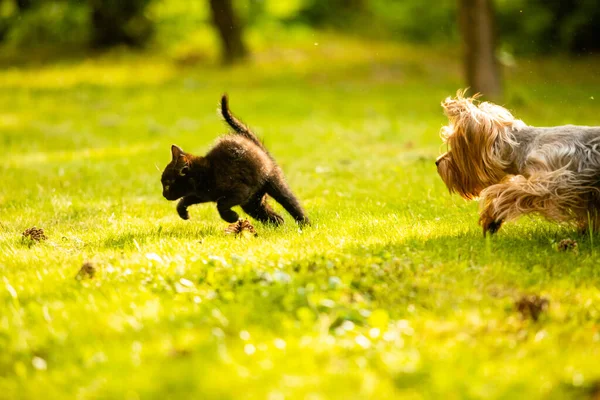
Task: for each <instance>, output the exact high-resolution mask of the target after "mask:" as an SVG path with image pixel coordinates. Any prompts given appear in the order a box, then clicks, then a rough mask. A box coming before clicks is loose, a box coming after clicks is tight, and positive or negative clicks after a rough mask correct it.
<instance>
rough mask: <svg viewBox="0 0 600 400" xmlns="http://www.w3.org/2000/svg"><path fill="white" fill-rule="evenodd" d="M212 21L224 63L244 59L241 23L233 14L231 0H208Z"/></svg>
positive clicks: (245, 53) (244, 47)
mask: <svg viewBox="0 0 600 400" xmlns="http://www.w3.org/2000/svg"><path fill="white" fill-rule="evenodd" d="M209 3H210V10H211V12H212V21H213V24H214V25H215V28H216V29H217V31H218V33H219V37H220V38H221V43H222V46H223V47H222V49H223V51H222V54H223V55H222V58H223V62H224V63H225V64H232V63H235V62H237V61H240V60H242V59H244V58H245V57H246V56H247V55H248V50H247V48H246V45H245V44H244V40H243V38H242V25H241V23H240V20H239V18H238V17H237V15H236V14H235V11H234V9H233V4H232V2H231V0H209Z"/></svg>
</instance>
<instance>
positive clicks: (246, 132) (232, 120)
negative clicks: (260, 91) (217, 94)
mask: <svg viewBox="0 0 600 400" xmlns="http://www.w3.org/2000/svg"><path fill="white" fill-rule="evenodd" d="M221 115H222V116H223V119H224V120H225V122H227V124H229V126H231V127H232V128H233V130H234V131H235V132H236V133H237V134H239V135H242V136H244V137H246V138H247V139H250V140H251V141H252V142H254V143H255V144H257V145H258V147H260V148H261V149H263V150H265V151H266V149H265V146H264V145H263V144H262V143H261V141H260V140H259V139H258V138H257V137H256V135H255V134H254V133H253V132H252V131H251V130H250V128H248V127H247V126H246V125H244V123H243V122H242V121H240V120H239V119H237V118H236V117H235V116H234V115H233V114H232V113H231V111H230V110H229V100H228V99H227V95H226V94H224V95H223V97H221Z"/></svg>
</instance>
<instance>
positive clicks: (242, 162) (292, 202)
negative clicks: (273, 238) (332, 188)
mask: <svg viewBox="0 0 600 400" xmlns="http://www.w3.org/2000/svg"><path fill="white" fill-rule="evenodd" d="M221 114H222V115H223V119H224V120H225V121H226V122H227V123H228V124H229V126H231V127H232V128H233V130H234V132H235V134H234V135H225V136H222V137H221V138H219V140H218V142H217V144H216V145H215V146H214V147H213V148H212V149H211V150H210V151H209V152H208V153H207V154H206V155H205V156H204V157H197V156H193V155H191V154H188V153H185V152H184V151H183V150H181V149H180V148H179V147H177V146H175V145H173V146H171V155H172V160H171V162H170V163H169V164H168V165H167V167H166V168H165V170H164V172H163V174H162V178H161V182H162V185H163V196H164V197H165V198H166V199H167V200H177V199H180V200H179V203H178V204H177V213H178V214H179V216H180V217H181V218H183V219H188V218H189V215H188V211H187V208H188V207H189V206H191V205H193V204H199V203H206V202H216V203H217V210H218V211H219V215H220V216H221V218H223V219H224V220H225V221H227V222H230V223H232V222H236V221H237V220H238V219H239V215H238V214H237V213H236V212H235V211H233V210H232V209H231V208H232V207H234V206H238V205H240V206H242V209H243V210H244V211H245V212H246V213H247V214H248V215H250V216H251V217H252V218H255V219H256V220H258V221H261V222H269V223H273V224H276V225H279V224H281V223H283V218H282V217H281V216H280V215H279V214H277V213H276V212H275V211H274V210H273V209H272V208H271V207H270V206H269V204H268V202H267V198H268V196H271V197H273V198H274V199H275V200H276V201H277V202H278V203H280V204H281V205H282V206H283V208H285V210H286V211H287V212H288V213H290V215H292V217H294V219H295V220H296V222H298V223H299V224H308V223H310V222H309V219H308V217H307V215H306V213H305V212H304V210H303V208H302V206H301V205H300V202H299V201H298V199H297V198H296V197H295V196H294V194H293V193H292V191H291V189H290V188H289V186H288V185H287V183H286V181H285V178H284V176H283V172H282V171H281V168H279V166H278V165H277V163H276V162H275V160H274V158H273V157H272V156H271V155H270V154H269V153H268V151H267V150H266V148H265V146H264V145H263V144H262V143H261V142H260V140H259V139H258V138H257V137H256V136H255V135H254V133H252V131H251V130H250V129H249V128H248V127H247V126H246V125H244V124H243V123H241V122H240V121H239V120H238V119H237V118H236V117H234V116H233V114H231V111H230V110H229V106H228V102H227V96H225V95H224V96H223V97H222V98H221Z"/></svg>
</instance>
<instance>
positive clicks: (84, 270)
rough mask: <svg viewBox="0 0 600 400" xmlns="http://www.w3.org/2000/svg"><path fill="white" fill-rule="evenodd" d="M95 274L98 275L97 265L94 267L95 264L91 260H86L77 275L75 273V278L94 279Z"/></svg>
mask: <svg viewBox="0 0 600 400" xmlns="http://www.w3.org/2000/svg"><path fill="white" fill-rule="evenodd" d="M94 275H96V267H94V264H92V263H91V262H90V261H86V262H84V263H83V265H82V266H81V269H80V270H79V272H78V273H77V275H75V279H77V280H78V281H80V280H82V279H85V278H90V279H92V278H93V277H94Z"/></svg>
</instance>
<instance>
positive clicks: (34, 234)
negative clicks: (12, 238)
mask: <svg viewBox="0 0 600 400" xmlns="http://www.w3.org/2000/svg"><path fill="white" fill-rule="evenodd" d="M23 237H24V238H26V239H29V240H32V241H35V242H41V241H42V240H46V239H48V238H47V237H46V235H45V234H44V230H43V229H42V228H36V227H35V226H34V227H32V228H29V229H26V230H25V232H23Z"/></svg>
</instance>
